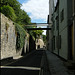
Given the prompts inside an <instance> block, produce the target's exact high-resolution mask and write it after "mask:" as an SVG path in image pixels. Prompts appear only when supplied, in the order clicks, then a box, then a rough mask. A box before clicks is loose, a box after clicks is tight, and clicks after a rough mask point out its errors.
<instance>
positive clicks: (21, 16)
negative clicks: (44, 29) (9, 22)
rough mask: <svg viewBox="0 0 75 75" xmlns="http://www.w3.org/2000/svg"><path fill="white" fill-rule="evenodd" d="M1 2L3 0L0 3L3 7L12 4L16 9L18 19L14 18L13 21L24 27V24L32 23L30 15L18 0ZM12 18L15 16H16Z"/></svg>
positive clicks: (2, 0)
mask: <svg viewBox="0 0 75 75" xmlns="http://www.w3.org/2000/svg"><path fill="white" fill-rule="evenodd" d="M0 2H1V4H0V6H1V7H3V6H4V5H6V6H10V7H12V8H13V9H14V12H15V14H16V16H17V18H16V21H15V20H13V21H15V22H16V23H18V24H20V25H22V26H23V27H24V25H27V24H30V23H31V19H30V17H29V16H28V15H27V13H26V12H25V11H24V10H22V9H21V4H20V3H19V2H18V1H17V0H1V1H0ZM4 14H5V13H4ZM7 17H8V16H7ZM12 18H14V16H13V17H12ZM10 19H11V18H10ZM14 19H15V18H14Z"/></svg>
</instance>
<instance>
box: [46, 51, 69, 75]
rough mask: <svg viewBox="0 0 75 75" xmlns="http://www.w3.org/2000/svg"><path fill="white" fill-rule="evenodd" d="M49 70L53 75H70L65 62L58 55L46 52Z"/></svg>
mask: <svg viewBox="0 0 75 75" xmlns="http://www.w3.org/2000/svg"><path fill="white" fill-rule="evenodd" d="M46 55H47V60H48V66H49V70H50V72H51V75H69V73H68V71H67V68H66V67H65V66H64V64H63V61H62V60H61V59H60V58H58V57H57V56H56V55H54V54H52V53H51V52H49V51H47V50H46Z"/></svg>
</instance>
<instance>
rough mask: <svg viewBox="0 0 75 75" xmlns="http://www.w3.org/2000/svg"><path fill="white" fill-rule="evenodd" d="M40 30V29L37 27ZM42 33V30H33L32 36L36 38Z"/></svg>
mask: <svg viewBox="0 0 75 75" xmlns="http://www.w3.org/2000/svg"><path fill="white" fill-rule="evenodd" d="M39 28H40V27H39ZM43 32H44V31H43V30H33V32H32V33H33V34H34V35H35V34H36V35H38V36H40V35H42V33H43Z"/></svg>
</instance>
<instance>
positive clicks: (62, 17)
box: [60, 9, 64, 22]
mask: <svg viewBox="0 0 75 75" xmlns="http://www.w3.org/2000/svg"><path fill="white" fill-rule="evenodd" d="M60 19H61V22H62V21H63V20H64V9H63V10H62V11H61V13H60Z"/></svg>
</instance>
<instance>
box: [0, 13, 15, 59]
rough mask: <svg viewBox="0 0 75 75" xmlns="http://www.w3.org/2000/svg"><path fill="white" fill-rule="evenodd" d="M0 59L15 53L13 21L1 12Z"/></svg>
mask: <svg viewBox="0 0 75 75" xmlns="http://www.w3.org/2000/svg"><path fill="white" fill-rule="evenodd" d="M0 31H1V59H4V58H8V57H12V56H14V55H15V54H16V48H15V47H16V35H15V26H14V23H13V22H12V21H11V20H10V19H8V18H7V17H5V16H4V15H3V14H2V13H1V28H0Z"/></svg>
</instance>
